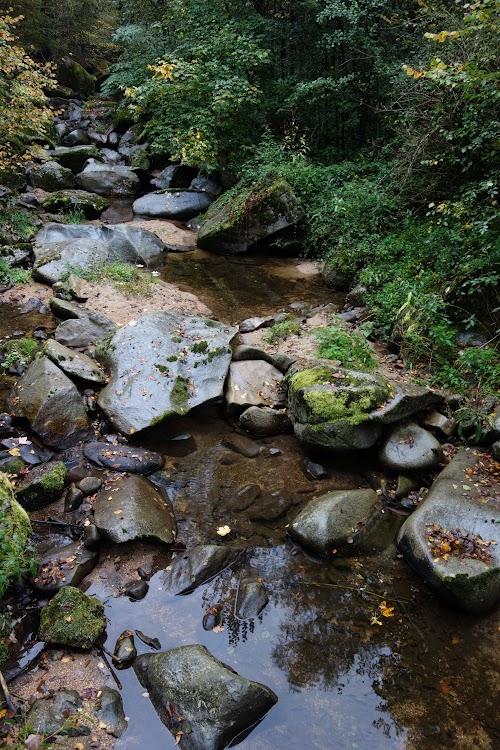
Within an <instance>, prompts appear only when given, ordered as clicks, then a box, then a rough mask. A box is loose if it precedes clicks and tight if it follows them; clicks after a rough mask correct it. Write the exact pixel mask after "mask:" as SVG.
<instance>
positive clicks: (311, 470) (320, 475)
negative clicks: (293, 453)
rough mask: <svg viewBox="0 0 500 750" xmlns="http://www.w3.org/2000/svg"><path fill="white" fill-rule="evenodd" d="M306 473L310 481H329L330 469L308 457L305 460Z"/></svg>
mask: <svg viewBox="0 0 500 750" xmlns="http://www.w3.org/2000/svg"><path fill="white" fill-rule="evenodd" d="M304 471H305V475H306V477H307V478H308V479H309V480H313V479H327V478H328V477H329V472H328V469H325V467H324V466H323V465H322V464H319V463H316V462H315V461H311V459H310V458H307V457H306V458H304Z"/></svg>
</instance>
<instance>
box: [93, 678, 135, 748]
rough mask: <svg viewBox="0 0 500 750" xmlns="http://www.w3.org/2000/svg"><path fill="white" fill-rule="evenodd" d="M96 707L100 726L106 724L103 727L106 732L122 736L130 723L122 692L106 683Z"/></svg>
mask: <svg viewBox="0 0 500 750" xmlns="http://www.w3.org/2000/svg"><path fill="white" fill-rule="evenodd" d="M96 709H97V710H96V716H97V718H98V719H99V726H102V725H104V726H102V728H103V729H104V731H105V732H106V734H111V735H113V737H121V736H122V734H123V733H124V732H125V730H126V729H127V726H128V724H127V721H126V719H125V712H124V710H123V701H122V697H121V695H120V693H119V692H118V691H117V690H113V689H112V688H109V687H107V686H106V685H105V686H104V687H102V688H101V689H100V690H99V694H98V697H97V705H96Z"/></svg>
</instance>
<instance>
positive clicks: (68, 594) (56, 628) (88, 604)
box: [39, 586, 106, 648]
mask: <svg viewBox="0 0 500 750" xmlns="http://www.w3.org/2000/svg"><path fill="white" fill-rule="evenodd" d="M105 628H106V619H105V617H104V605H103V604H102V603H101V602H100V601H98V600H97V599H94V597H92V596H87V595H86V594H83V593H82V592H81V591H80V590H79V589H76V588H73V587H72V586H66V587H65V588H63V589H61V590H60V591H59V592H58V593H57V594H56V596H55V597H54V598H53V599H52V601H51V602H50V603H49V604H47V605H46V606H45V607H44V608H43V609H42V613H41V615H40V634H39V635H40V639H41V640H42V641H45V642H46V643H56V644H58V645H60V646H73V647H75V648H92V646H93V644H94V643H95V641H96V640H97V638H98V637H99V636H100V635H101V633H103V632H104V630H105Z"/></svg>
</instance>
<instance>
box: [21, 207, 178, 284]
mask: <svg viewBox="0 0 500 750" xmlns="http://www.w3.org/2000/svg"><path fill="white" fill-rule="evenodd" d="M164 252H165V245H164V243H163V242H162V241H161V240H160V239H158V237H157V236H156V235H154V234H153V233H152V232H148V231H147V230H146V229H140V228H138V227H131V226H128V225H126V224H115V225H113V226H104V225H101V226H96V225H93V224H56V223H54V222H51V223H49V224H46V226H45V227H44V228H43V229H42V230H41V231H40V232H39V233H38V235H37V237H36V242H35V247H34V254H35V265H34V274H35V277H36V278H37V279H39V280H41V281H44V282H45V283H48V284H53V283H54V282H56V281H60V280H61V279H63V278H65V277H66V275H67V273H68V270H70V269H78V268H79V269H82V270H88V269H89V268H93V267H95V266H96V265H98V264H100V263H111V262H113V261H120V262H123V263H140V264H143V265H147V266H149V267H150V266H152V265H154V264H155V263H158V262H159V261H160V260H161V258H162V256H163V253H164Z"/></svg>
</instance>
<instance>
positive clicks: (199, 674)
mask: <svg viewBox="0 0 500 750" xmlns="http://www.w3.org/2000/svg"><path fill="white" fill-rule="evenodd" d="M134 670H135V672H136V674H137V677H138V678H139V680H140V682H141V684H142V685H143V686H144V687H145V688H146V690H147V691H148V693H149V697H150V699H151V702H152V703H153V706H154V707H155V709H156V711H157V712H158V715H159V716H160V719H161V720H162V721H163V723H164V724H165V726H166V727H167V728H168V729H169V730H170V731H171V732H172V734H174V735H176V734H177V732H178V731H179V730H181V731H182V732H183V734H182V735H180V736H181V737H182V746H183V747H184V748H185V750H223V748H225V747H228V745H230V743H231V741H232V740H233V739H235V737H237V736H238V735H239V734H240V733H241V732H243V731H244V730H248V729H251V727H252V726H253V725H254V724H256V723H257V722H258V721H259V720H260V719H262V718H263V717H264V716H265V714H266V713H267V712H268V711H269V710H270V709H271V708H272V707H273V706H274V704H275V703H276V702H277V700H278V698H277V697H276V695H275V694H274V693H273V691H272V690H270V689H269V688H268V687H266V686H265V685H262V684H260V683H258V682H253V681H251V680H247V679H245V678H244V677H241V676H240V675H238V674H237V673H236V672H235V671H234V670H233V669H231V668H230V667H228V666H226V665H225V664H223V663H222V662H220V661H219V660H218V659H216V658H215V657H214V656H212V654H211V653H210V652H209V651H208V650H207V649H206V648H205V647H204V646H181V647H179V648H174V649H171V650H170V651H164V652H160V653H157V654H143V655H142V656H139V657H138V658H137V659H136V660H135V663H134ZM165 706H175V711H165ZM178 716H182V717H183V721H182V723H181V722H179V721H178V719H177V717H178ZM188 727H189V729H190V731H186V729H187V728H188Z"/></svg>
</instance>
